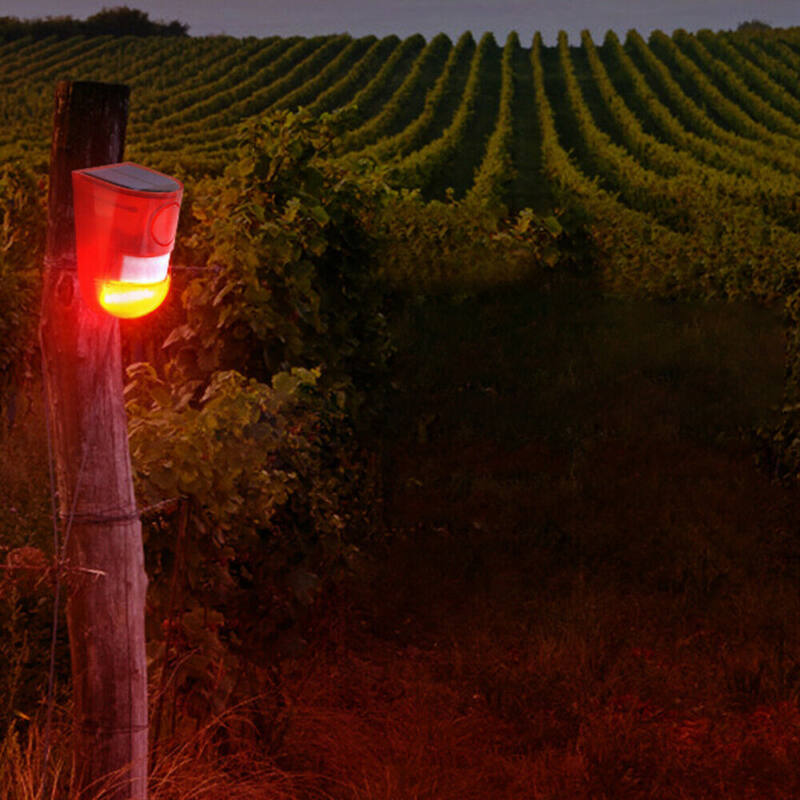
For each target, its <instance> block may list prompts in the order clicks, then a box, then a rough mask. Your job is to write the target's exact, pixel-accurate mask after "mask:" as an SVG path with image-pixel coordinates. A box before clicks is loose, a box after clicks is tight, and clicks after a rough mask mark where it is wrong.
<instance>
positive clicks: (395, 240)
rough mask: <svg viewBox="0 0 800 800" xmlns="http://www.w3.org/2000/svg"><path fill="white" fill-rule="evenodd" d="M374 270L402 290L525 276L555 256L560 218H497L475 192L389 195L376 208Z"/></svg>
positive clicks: (475, 285) (460, 288) (463, 286)
mask: <svg viewBox="0 0 800 800" xmlns="http://www.w3.org/2000/svg"><path fill="white" fill-rule="evenodd" d="M381 221H382V224H383V226H384V227H383V235H382V237H381V239H380V243H379V250H378V263H379V268H380V274H381V275H383V276H384V277H385V278H386V279H387V280H388V281H389V282H390V283H391V284H392V285H393V286H395V287H396V288H397V289H398V290H402V291H412V292H413V291H417V292H453V291H455V292H465V291H466V292H471V291H476V290H480V289H483V288H488V287H491V286H498V285H501V284H505V283H513V282H515V281H519V280H528V279H530V278H532V277H534V276H536V275H537V274H541V273H542V272H543V271H546V270H548V269H554V268H555V267H556V266H557V265H559V264H560V263H561V258H562V253H561V250H560V248H559V241H558V240H559V237H560V236H561V233H562V229H561V225H560V223H559V222H558V220H557V219H556V218H555V217H546V218H544V219H541V218H539V217H537V216H536V215H535V214H534V213H533V212H532V211H530V209H525V210H524V211H522V212H520V214H519V215H517V217H515V218H511V219H508V220H506V219H504V218H502V217H499V216H498V215H497V214H496V210H493V209H489V208H488V207H487V206H486V205H485V204H484V203H483V202H482V201H481V200H480V199H476V198H467V199H464V200H462V201H460V202H456V201H455V200H453V198H452V196H450V197H449V198H448V199H447V200H445V201H439V200H433V201H431V202H425V201H424V200H423V199H422V197H421V196H420V194H419V192H409V191H406V190H402V191H400V192H399V193H397V194H395V195H392V197H391V200H390V201H389V202H387V204H386V205H385V207H384V210H383V212H382V217H381Z"/></svg>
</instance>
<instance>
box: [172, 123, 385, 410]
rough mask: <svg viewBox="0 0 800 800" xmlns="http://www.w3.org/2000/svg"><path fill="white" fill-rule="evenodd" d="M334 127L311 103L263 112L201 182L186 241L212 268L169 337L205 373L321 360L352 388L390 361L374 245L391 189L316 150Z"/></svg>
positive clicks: (334, 378)
mask: <svg viewBox="0 0 800 800" xmlns="http://www.w3.org/2000/svg"><path fill="white" fill-rule="evenodd" d="M334 134H335V130H334V127H333V123H332V122H331V121H329V120H327V119H323V120H322V121H320V120H315V119H314V118H312V117H311V116H310V115H308V114H305V113H300V114H293V113H289V112H279V113H275V114H273V115H271V116H269V117H264V118H262V119H260V120H258V121H257V122H254V123H252V124H250V125H248V126H247V127H246V128H245V129H244V130H243V131H242V134H241V142H240V149H239V160H238V161H237V162H236V163H234V164H232V165H231V166H230V167H229V168H228V170H227V171H226V172H225V175H224V176H223V177H222V178H219V179H207V180H205V181H199V182H198V183H197V184H196V185H195V189H194V204H193V206H192V214H193V217H194V224H193V226H192V229H191V235H190V236H189V239H188V243H187V244H186V247H187V248H188V249H189V251H190V252H191V253H192V257H193V258H195V259H197V262H199V263H206V264H209V265H211V267H212V270H210V274H209V275H207V276H202V277H201V278H198V279H196V280H193V281H191V282H190V283H189V285H188V287H187V289H186V291H185V292H184V304H185V307H186V315H187V316H186V324H185V325H183V326H181V327H180V328H177V329H176V330H174V331H173V333H172V334H171V335H170V337H169V339H168V340H167V346H175V347H176V349H179V350H180V356H181V358H183V359H186V358H187V357H190V358H191V359H192V360H193V362H194V364H195V365H196V368H197V370H198V371H199V374H200V375H203V374H207V373H209V372H211V371H213V370H216V369H227V368H231V367H236V368H237V369H241V370H242V371H244V372H245V373H246V374H248V375H251V376H253V377H258V378H260V379H262V380H266V379H268V378H269V377H270V376H271V375H272V374H274V373H275V372H277V371H280V370H285V369H288V368H289V367H291V366H304V367H307V368H311V367H314V366H316V365H318V364H322V365H324V374H323V383H324V385H326V386H327V387H335V388H336V389H337V390H344V389H346V388H347V387H348V386H350V385H352V382H353V379H354V378H355V379H356V383H358V385H359V386H361V387H362V388H363V386H364V381H365V380H366V379H367V378H368V377H369V376H370V375H371V376H372V377H373V378H374V377H375V374H376V372H380V371H381V369H382V365H385V362H386V358H387V357H388V355H389V343H388V339H387V334H386V327H385V321H384V319H383V315H382V306H381V303H382V296H383V295H382V291H381V288H380V285H379V283H378V282H377V281H376V280H375V277H374V269H373V262H372V258H373V256H372V253H371V248H372V246H373V239H372V236H373V234H372V230H371V227H372V217H371V215H372V214H373V213H374V212H373V211H372V209H373V208H374V207H375V205H376V198H377V197H378V195H379V194H380V192H381V191H383V190H382V189H381V188H380V186H379V185H378V184H377V182H376V181H374V180H368V179H364V178H357V177H356V176H353V175H351V174H348V173H346V172H345V171H344V170H343V169H341V168H339V167H337V166H336V165H334V164H332V163H330V162H329V161H326V160H324V159H322V158H320V157H319V155H320V154H321V153H324V152H325V151H326V150H327V149H328V148H330V146H331V143H332V140H333V137H334ZM348 398H349V399H350V400H353V401H356V400H357V396H356V394H355V393H352V394H350V395H349V396H348Z"/></svg>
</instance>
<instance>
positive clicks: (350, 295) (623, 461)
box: [0, 29, 800, 800]
mask: <svg viewBox="0 0 800 800" xmlns="http://www.w3.org/2000/svg"><path fill="white" fill-rule="evenodd" d="M798 77H800V29H783V30H760V31H758V32H757V33H753V32H751V31H738V32H730V33H711V32H708V31H701V32H699V33H697V34H688V33H686V32H683V31H677V32H676V33H674V34H673V35H672V36H667V35H665V34H663V33H660V32H656V33H653V34H652V35H651V36H650V37H649V39H647V40H645V39H644V38H643V37H641V36H639V35H638V34H636V33H635V32H630V33H628V34H627V36H626V37H625V38H624V39H621V38H619V37H617V36H616V35H615V34H613V33H609V34H608V35H607V36H606V37H605V39H604V40H603V42H602V43H595V42H593V41H592V38H591V36H590V35H589V34H588V33H584V34H583V35H582V37H581V39H580V42H573V43H570V42H569V41H568V39H567V37H566V36H565V35H563V34H562V35H561V36H559V38H558V41H557V42H556V43H555V44H553V45H551V46H545V44H544V43H543V41H542V39H541V37H540V36H539V35H538V34H537V35H535V36H532V37H530V38H529V39H527V40H524V41H523V39H522V38H521V37H520V36H517V35H516V34H512V35H510V36H509V37H508V39H507V41H506V42H504V43H502V44H500V43H498V42H496V41H495V39H494V38H493V37H492V36H491V35H489V34H487V35H485V36H482V37H480V38H479V39H477V38H476V37H473V36H472V35H471V34H469V33H467V34H464V35H463V36H462V37H460V38H459V39H458V40H457V41H455V42H453V41H451V40H450V39H448V38H447V37H446V36H443V35H441V36H437V37H434V38H433V39H431V40H430V41H425V40H424V39H423V38H422V37H419V36H415V37H410V38H407V39H404V40H401V39H399V38H397V37H386V38H383V39H378V38H375V37H365V38H362V39H353V38H351V37H348V36H325V37H315V38H301V37H296V38H285V39H281V38H270V39H256V38H251V39H241V40H239V39H233V38H226V37H213V38H206V39H190V38H180V37H179V38H175V39H157V38H137V37H121V38H120V37H110V36H109V37H95V38H82V37H79V38H74V39H68V40H56V39H55V38H53V39H48V40H43V41H32V40H30V39H22V40H16V41H12V42H7V43H5V44H0V83H2V89H0V121H2V125H0V165H2V166H0V188H1V189H2V190H3V194H2V195H0V211H2V214H3V216H0V221H2V223H3V225H2V229H1V232H2V239H0V276H4V277H5V280H4V284H3V286H2V287H0V311H2V312H3V316H2V317H0V333H2V334H3V341H0V378H2V380H0V401H1V402H0V408H1V409H2V411H3V421H2V429H0V485H2V487H3V489H2V493H1V494H0V497H2V508H0V532H2V539H0V555H2V556H3V557H4V558H6V559H7V560H6V567H7V569H6V570H5V571H4V576H3V577H2V578H0V630H2V634H3V641H2V642H0V725H2V726H3V727H2V728H0V736H2V739H0V798H1V799H2V800H34V798H36V800H40V798H41V799H42V800H43V798H44V797H48V798H50V797H51V796H52V798H62V797H63V798H69V800H73V798H72V797H70V795H69V792H68V790H67V785H68V783H69V770H70V753H69V737H68V730H69V724H70V710H71V707H70V702H71V701H70V691H69V655H68V646H67V639H66V632H65V626H64V625H62V627H61V633H60V636H59V638H58V641H57V642H56V655H57V659H56V665H57V667H56V691H55V697H56V711H55V722H54V728H53V731H52V732H51V739H52V744H53V755H52V758H51V759H50V761H49V763H48V765H47V767H46V768H45V767H44V766H43V764H42V752H43V740H44V738H45V737H46V735H47V734H46V733H45V729H46V723H45V718H46V714H47V709H46V704H45V702H44V700H43V695H44V692H45V690H46V682H47V667H46V662H47V656H48V651H49V646H50V639H49V636H50V627H49V626H50V621H51V620H50V615H51V613H52V602H51V600H52V577H53V570H52V568H50V567H49V566H48V565H50V563H51V558H52V550H51V548H52V544H51V542H50V537H51V536H52V529H51V524H50V521H49V511H50V508H49V503H50V499H49V493H48V488H47V487H48V485H49V479H48V476H47V443H46V436H45V425H44V416H43V411H42V403H41V401H40V396H41V385H40V382H39V379H38V378H37V377H36V373H37V371H38V368H39V362H38V354H37V345H36V341H35V336H34V335H33V333H32V331H33V324H34V322H35V315H36V309H37V305H36V304H37V302H38V294H37V289H36V287H37V286H38V282H39V280H40V273H39V264H38V263H31V262H32V261H34V262H35V261H36V259H37V258H41V252H42V251H41V247H42V238H43V226H42V223H41V220H39V221H38V222H37V214H38V213H39V212H38V211H37V209H41V208H42V207H43V206H42V203H43V200H44V198H43V189H44V186H45V185H46V181H45V180H44V179H45V178H46V173H47V160H48V147H49V134H50V130H49V127H50V125H51V112H52V109H51V105H52V95H53V85H54V81H55V80H57V79H61V78H71V79H74V80H99V81H111V82H123V83H127V84H129V85H130V86H131V87H132V90H133V91H132V96H131V108H130V121H129V126H128V132H127V148H126V157H127V158H128V159H130V160H134V161H139V162H141V163H144V164H148V165H151V166H153V167H156V168H158V169H161V170H163V171H165V172H168V173H171V174H175V175H178V176H180V177H181V179H182V180H184V181H185V183H186V186H187V199H186V201H185V206H184V212H183V213H184V215H185V216H184V218H183V219H182V222H181V225H182V229H181V234H180V235H181V236H182V241H181V243H180V245H179V249H178V255H179V258H180V259H182V260H183V263H184V264H189V265H192V264H195V265H198V264H202V265H208V266H211V267H212V269H211V270H208V271H206V272H198V273H192V272H191V270H190V271H188V273H181V272H180V271H179V272H178V273H177V274H176V291H175V292H174V293H173V294H174V297H173V298H172V300H171V303H170V305H169V307H167V308H166V309H164V310H163V312H162V311H159V312H158V313H157V314H156V315H155V316H154V320H155V322H154V323H153V326H152V329H148V328H146V327H144V328H143V327H141V326H139V327H136V326H129V327H127V328H125V330H124V346H125V348H126V349H125V362H126V363H128V364H129V365H130V371H129V373H128V379H129V386H128V413H129V421H130V441H131V449H132V453H133V458H134V466H135V468H136V470H137V473H138V483H137V489H138V490H139V491H140V493H141V494H140V498H139V499H140V504H141V505H147V504H148V503H153V502H157V501H159V500H161V499H163V498H164V497H168V498H169V497H173V496H179V497H180V498H181V502H185V503H186V505H185V506H184V507H185V508H188V509H190V510H189V511H187V512H186V514H187V519H189V520H190V521H189V522H184V523H180V522H179V519H178V517H179V515H177V514H175V513H174V511H168V512H164V513H163V514H162V513H160V512H159V513H155V514H150V515H149V516H148V515H146V516H145V520H144V522H145V526H144V531H145V538H146V551H147V566H148V573H149V577H150V589H149V596H148V648H149V649H148V656H149V668H150V670H151V686H152V707H151V712H152V713H151V743H152V749H153V754H154V755H153V758H154V761H153V769H152V778H153V784H152V797H153V798H154V800H179V798H180V799H181V800H182V799H183V798H187V799H188V798H193V799H194V798H209V800H212V798H213V799H214V800H215V799H216V798H218V797H220V796H228V797H230V798H231V800H238V798H241V799H242V800H247V799H248V798H253V799H256V798H257V799H258V800H262V798H263V800H272V799H273V798H274V799H275V800H277V799H278V798H280V799H281V800H284V799H285V800H301V799H302V800H311V799H312V798H313V800H323V798H324V799H325V800H471V798H475V800H477V799H478V798H481V800H484V799H485V800H495V799H496V800H522V799H523V798H524V799H526V800H527V798H531V800H534V799H535V800H561V799H562V798H575V799H576V800H582V799H583V798H585V799H586V800H589V799H590V798H591V799H592V800H601V798H607V799H608V800H626V799H627V798H631V799H633V798H659V799H663V800H679V799H680V798H689V797H691V798H693V800H706V799H707V800H711V798H734V799H736V800H738V799H739V798H741V800H745V799H748V800H750V799H752V800H767V799H768V798H775V799H776V800H777V798H785V799H786V800H789V798H795V797H798V796H800V772H799V771H798V768H797V763H798V759H799V758H800V624H799V622H798V621H799V620H800V616H798V612H799V611H800V608H799V607H798V600H799V598H800V594H798V580H800V572H799V571H798V563H800V562H799V561H798V556H800V538H798V537H799V536H800V531H799V530H798V524H797V519H798V513H799V512H800V496H798V494H797V475H798V469H799V468H800V455H798V453H799V452H800V449H799V448H798V442H800V435H798V422H797V408H798V406H797V404H796V402H797V399H798V397H800V384H798V377H800V359H799V358H798V353H800V350H798V344H799V343H800V334H798V328H797V322H798V320H799V319H800V302H798V294H797V291H798V289H799V288H800V285H799V284H798V261H797V259H798V253H800V217H799V216H798V188H800V88H798V87H800V82H798ZM301 107H302V108H303V109H305V110H304V111H303V112H300V113H298V114H297V115H296V116H295V115H294V114H293V112H295V111H296V110H297V109H299V108H301ZM337 110H339V113H337ZM327 115H331V116H327ZM320 118H322V122H320V121H319V120H320ZM328 124H330V125H331V126H332V127H331V128H330V129H329V128H328V127H326V126H327V125H328ZM526 209H531V212H528V211H526ZM4 326H5V327H4ZM165 339H166V341H167V344H163V343H164V340H165ZM162 345H163V346H162ZM137 362H138V363H137ZM233 371H235V373H234V372H233ZM239 373H241V377H236V376H237V375H238V374H239ZM166 443H168V444H166ZM276 498H278V499H276ZM180 525H184V528H180ZM179 529H180V530H182V531H183V532H182V533H181V534H180V535H181V537H183V538H181V539H180V541H181V542H182V543H181V544H176V541H178V540H177V539H176V536H177V535H178V531H179ZM60 566H63V565H60ZM45 773H46V774H47V779H46V783H47V785H49V786H50V787H52V795H51V794H50V793H48V794H41V793H37V792H38V787H40V786H42V785H45V784H42V783H41V782H42V780H43V778H44V774H45Z"/></svg>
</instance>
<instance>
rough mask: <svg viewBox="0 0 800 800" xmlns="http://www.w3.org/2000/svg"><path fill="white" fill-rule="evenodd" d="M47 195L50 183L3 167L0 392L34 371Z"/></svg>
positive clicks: (0, 191) (21, 170)
mask: <svg viewBox="0 0 800 800" xmlns="http://www.w3.org/2000/svg"><path fill="white" fill-rule="evenodd" d="M44 199H45V192H44V183H43V181H41V180H40V179H39V178H38V177H37V176H36V175H34V174H33V173H32V172H30V171H29V170H27V169H25V168H24V167H22V166H18V165H7V166H5V167H2V168H0V396H2V394H3V393H5V392H8V391H9V390H10V391H12V392H13V391H14V387H15V386H16V385H18V384H19V383H20V381H21V380H23V379H24V378H25V376H26V374H29V373H30V370H31V360H32V358H33V356H34V353H35V350H36V334H35V330H36V329H35V324H36V316H37V314H38V311H39V302H40V290H41V264H42V257H43V250H44V232H45V223H46V219H47V215H46V209H45V203H44Z"/></svg>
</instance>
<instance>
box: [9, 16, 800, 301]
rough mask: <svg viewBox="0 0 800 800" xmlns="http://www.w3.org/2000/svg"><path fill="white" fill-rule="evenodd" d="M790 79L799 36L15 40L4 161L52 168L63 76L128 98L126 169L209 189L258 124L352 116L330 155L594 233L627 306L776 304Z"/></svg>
mask: <svg viewBox="0 0 800 800" xmlns="http://www.w3.org/2000/svg"><path fill="white" fill-rule="evenodd" d="M526 45H528V46H526ZM798 74H800V33H798V31H797V29H784V30H777V31H769V32H760V33H758V34H757V35H754V34H752V33H748V32H738V33H711V32H708V31H701V32H700V33H698V34H696V35H689V34H687V33H686V32H683V31H677V32H676V33H675V34H674V35H673V36H671V37H670V36H667V35H665V34H663V33H660V32H655V33H653V34H652V35H651V36H650V37H649V40H648V41H645V40H644V39H643V38H642V37H641V36H640V35H638V34H637V33H636V32H634V31H631V32H629V33H628V35H627V36H626V38H625V40H624V42H623V41H621V40H620V39H619V38H618V37H617V36H616V35H615V34H614V33H613V32H609V33H608V34H607V35H606V37H605V39H604V41H603V42H602V43H596V42H594V41H593V40H592V37H591V36H590V34H589V33H588V32H587V31H585V32H584V33H583V34H582V36H581V40H580V42H579V43H578V42H573V43H572V44H571V43H570V42H569V41H568V39H567V36H566V35H565V34H563V33H562V34H561V35H560V36H559V37H558V42H557V44H556V45H555V46H552V47H546V46H544V44H543V42H542V39H541V37H540V35H539V34H537V35H535V36H534V37H533V40H532V41H530V42H523V41H521V40H520V38H519V36H518V35H517V34H515V33H512V34H511V35H509V37H508V39H507V40H506V41H505V43H504V44H502V45H501V44H499V43H498V42H497V41H496V40H495V39H494V37H493V36H492V35H491V34H486V35H484V36H482V37H481V38H480V40H479V41H477V42H476V41H475V39H474V37H473V36H472V35H471V34H470V33H465V34H464V35H463V36H461V37H460V38H459V39H458V41H457V42H455V43H453V42H452V41H451V40H450V39H449V38H448V37H447V36H445V35H444V34H440V35H439V36H436V37H434V38H433V39H431V40H430V41H429V42H426V41H425V40H424V39H423V38H422V37H421V36H412V37H409V38H407V39H404V40H400V39H399V38H397V37H395V36H389V37H385V38H382V39H378V38H375V37H364V38H359V39H353V38H351V37H349V36H346V35H344V36H343V35H338V36H320V37H312V38H302V37H294V38H266V39H256V38H250V39H244V40H239V39H233V38H229V37H210V38H201V39H182V40H175V39H172V40H170V39H167V40H164V39H157V38H154V39H147V38H136V37H127V38H126V37H123V38H118V37H95V38H84V37H76V38H73V39H67V40H61V41H58V40H44V41H38V42H34V41H30V40H26V39H20V40H16V41H13V42H9V43H6V44H4V45H3V46H2V48H0V76H1V77H2V80H3V84H4V86H3V91H2V93H0V121H2V132H0V160H2V161H4V162H9V161H13V160H15V159H23V160H25V161H26V162H27V163H29V164H30V163H35V164H38V165H39V167H40V168H41V169H42V170H43V169H44V168H45V166H46V159H47V147H48V141H49V140H48V136H49V129H48V126H49V124H50V118H51V105H52V92H53V83H54V81H55V80H57V79H60V78H71V79H74V80H98V81H107V82H124V83H127V84H129V85H130V86H131V87H132V89H133V95H132V98H133V99H132V109H131V121H130V125H129V131H128V155H129V157H130V158H131V159H133V160H139V161H141V162H143V163H147V164H150V165H152V166H154V167H155V168H158V169H163V170H166V171H172V172H177V173H178V174H181V175H190V176H195V177H197V176H198V175H201V174H206V173H208V174H217V173H219V172H221V171H222V170H223V169H224V167H225V165H226V164H227V163H229V162H230V161H231V160H232V157H233V155H234V154H235V141H236V139H235V131H236V126H237V125H238V124H239V123H241V122H243V121H245V120H248V119H250V118H254V117H257V116H258V115H261V114H263V113H264V112H269V111H278V110H282V109H283V110H294V109H297V108H299V107H304V108H306V109H307V110H308V111H309V112H310V113H312V114H314V115H320V114H323V113H325V112H331V111H334V110H336V109H339V108H343V107H348V108H349V109H350V112H349V115H348V130H347V131H346V133H345V134H344V135H343V136H342V137H340V139H339V140H338V141H337V143H336V152H335V154H334V156H335V158H337V159H339V160H341V161H342V162H344V163H348V164H351V165H352V164H356V165H357V164H361V165H364V164H370V165H373V164H374V165H378V166H379V168H381V169H382V170H384V174H385V176H386V178H387V180H388V181H389V182H390V183H391V184H392V185H395V186H400V187H408V188H416V189H419V190H420V191H421V192H422V194H423V196H424V197H426V198H438V199H442V198H444V197H445V196H446V194H447V193H448V191H452V193H453V195H454V196H455V198H457V199H458V198H462V197H469V198H472V199H477V200H479V201H481V202H485V203H487V204H488V205H490V206H492V207H494V208H501V209H504V210H507V211H510V212H512V213H516V212H518V211H520V210H521V209H523V208H525V207H530V208H532V209H533V210H534V211H535V212H536V213H538V214H549V213H551V212H552V211H554V210H555V211H557V212H558V213H561V214H564V215H565V217H566V219H567V220H570V219H572V220H579V221H582V222H584V223H585V224H586V225H587V226H588V228H589V229H590V230H591V235H592V238H593V240H594V243H595V245H596V246H597V257H598V258H599V260H601V261H602V262H603V264H604V266H605V269H606V274H607V277H608V279H609V281H610V284H611V285H612V286H613V287H614V288H617V289H619V290H629V289H633V290H637V291H640V290H644V291H646V292H652V293H655V294H662V295H663V294H667V295H669V294H673V293H679V294H680V293H689V294H699V295H702V296H742V295H751V296H755V297H758V298H761V299H767V300H772V299H775V298H776V297H780V296H784V295H785V294H786V293H787V291H792V290H793V289H794V287H795V283H796V273H797V267H796V254H797V253H798V252H800V246H799V245H800V238H798V237H800V223H799V222H798V216H797V209H798V192H797V189H798V179H800V90H799V89H798V80H797V78H798Z"/></svg>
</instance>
